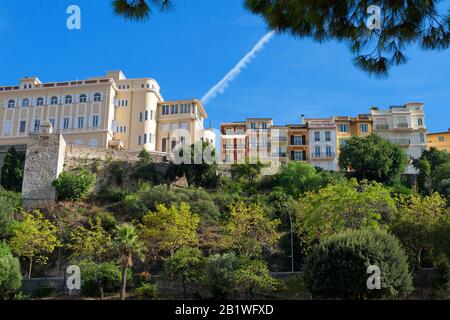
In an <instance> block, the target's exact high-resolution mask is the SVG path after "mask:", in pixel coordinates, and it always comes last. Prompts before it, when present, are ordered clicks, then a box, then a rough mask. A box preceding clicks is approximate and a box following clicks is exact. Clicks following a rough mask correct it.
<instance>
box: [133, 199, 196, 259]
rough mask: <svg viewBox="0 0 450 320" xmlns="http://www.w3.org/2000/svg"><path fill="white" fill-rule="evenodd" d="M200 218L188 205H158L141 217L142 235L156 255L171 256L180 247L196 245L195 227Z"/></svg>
mask: <svg viewBox="0 0 450 320" xmlns="http://www.w3.org/2000/svg"><path fill="white" fill-rule="evenodd" d="M199 222H200V218H199V217H198V216H197V215H195V214H193V213H191V209H190V207H189V206H188V205H187V204H185V203H181V204H180V205H179V206H171V207H170V208H167V207H166V206H164V205H158V206H157V207H156V211H155V212H149V213H148V214H146V215H145V216H144V217H143V218H142V225H141V229H142V236H143V238H144V239H146V240H148V242H149V246H151V247H153V251H154V252H155V254H156V255H159V256H161V257H164V256H166V254H167V253H168V254H169V256H173V255H174V253H175V251H177V250H178V249H180V248H182V247H192V246H196V245H198V237H197V228H198V225H199Z"/></svg>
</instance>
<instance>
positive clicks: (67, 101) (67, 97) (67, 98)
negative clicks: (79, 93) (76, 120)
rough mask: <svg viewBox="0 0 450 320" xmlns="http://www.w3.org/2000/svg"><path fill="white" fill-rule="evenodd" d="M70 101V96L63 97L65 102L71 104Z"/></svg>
mask: <svg viewBox="0 0 450 320" xmlns="http://www.w3.org/2000/svg"><path fill="white" fill-rule="evenodd" d="M72 101H73V99H72V96H66V98H65V99H64V103H65V104H72Z"/></svg>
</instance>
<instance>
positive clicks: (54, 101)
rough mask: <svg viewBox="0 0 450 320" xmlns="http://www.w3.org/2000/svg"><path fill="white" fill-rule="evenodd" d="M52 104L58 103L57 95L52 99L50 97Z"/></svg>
mask: <svg viewBox="0 0 450 320" xmlns="http://www.w3.org/2000/svg"><path fill="white" fill-rule="evenodd" d="M50 104H51V105H52V106H53V105H55V104H58V97H57V96H53V97H52V98H51V99H50Z"/></svg>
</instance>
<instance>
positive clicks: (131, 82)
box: [0, 71, 215, 152]
mask: <svg viewBox="0 0 450 320" xmlns="http://www.w3.org/2000/svg"><path fill="white" fill-rule="evenodd" d="M0 106H3V108H0V146H9V145H24V144H26V142H27V140H28V135H29V134H30V133H33V132H38V131H39V129H40V125H41V123H43V122H44V121H45V120H49V121H50V123H51V124H52V126H53V128H54V131H55V132H59V133H61V134H63V136H64V138H65V140H66V141H67V143H68V144H75V145H89V146H93V147H101V148H120V149H126V150H130V151H140V150H142V149H146V150H147V151H160V152H169V151H170V150H171V149H167V148H166V150H163V141H166V144H167V140H164V139H167V136H166V134H168V136H169V139H170V141H171V144H167V145H170V146H172V141H173V139H175V140H176V141H177V143H179V142H183V141H182V140H183V139H182V138H181V135H183V136H184V137H185V138H184V139H185V140H184V142H186V143H194V142H196V141H199V140H201V139H206V140H208V141H210V142H213V143H214V142H215V141H214V140H215V139H214V134H213V133H212V131H210V130H205V129H204V128H203V121H204V119H205V118H206V117H207V114H206V112H205V109H204V108H203V105H202V104H201V102H200V101H199V100H196V99H192V100H182V101H170V102H165V101H164V99H163V97H162V95H161V93H160V87H159V84H158V83H157V81H156V80H154V79H151V78H139V79H127V78H126V77H125V75H124V74H123V73H122V72H121V71H112V72H108V73H107V74H106V75H105V76H100V77H94V78H88V79H86V80H73V81H65V82H50V83H42V82H41V81H40V80H39V79H38V78H23V79H21V80H20V83H19V85H18V86H2V87H0ZM167 126H169V128H168V130H166V129H167ZM175 127H176V128H177V129H183V130H178V131H177V132H176V135H177V136H176V137H172V136H171V135H172V133H174V131H176V129H175ZM180 132H182V133H180Z"/></svg>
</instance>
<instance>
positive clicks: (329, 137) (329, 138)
mask: <svg viewBox="0 0 450 320" xmlns="http://www.w3.org/2000/svg"><path fill="white" fill-rule="evenodd" d="M325 141H331V132H330V131H327V132H325Z"/></svg>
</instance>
